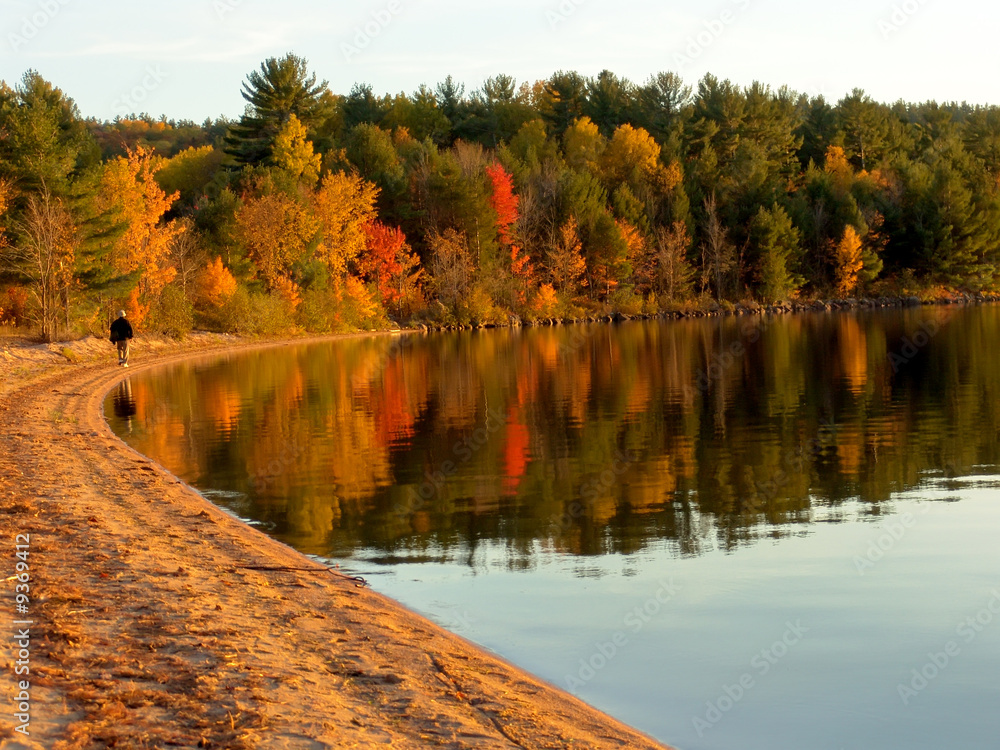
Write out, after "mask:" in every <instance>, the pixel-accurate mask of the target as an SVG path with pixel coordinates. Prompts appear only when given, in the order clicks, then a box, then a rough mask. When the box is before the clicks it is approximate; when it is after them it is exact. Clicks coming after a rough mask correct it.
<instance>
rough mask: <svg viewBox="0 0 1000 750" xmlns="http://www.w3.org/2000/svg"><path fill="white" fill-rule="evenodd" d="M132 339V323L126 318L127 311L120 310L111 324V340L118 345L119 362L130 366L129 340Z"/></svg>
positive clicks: (124, 365)
mask: <svg viewBox="0 0 1000 750" xmlns="http://www.w3.org/2000/svg"><path fill="white" fill-rule="evenodd" d="M131 340H132V324H131V323H129V322H128V321H127V320H126V319H125V311H124V310H119V311H118V319H117V320H116V321H115V322H114V323H112V324H111V342H112V343H113V344H115V345H117V347H118V364H119V365H121V366H122V367H128V353H129V343H128V342H129V341H131Z"/></svg>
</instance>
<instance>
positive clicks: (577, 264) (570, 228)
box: [545, 217, 587, 294]
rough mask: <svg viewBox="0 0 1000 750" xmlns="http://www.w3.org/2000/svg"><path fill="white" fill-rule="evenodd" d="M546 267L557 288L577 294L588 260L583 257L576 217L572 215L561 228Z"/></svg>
mask: <svg viewBox="0 0 1000 750" xmlns="http://www.w3.org/2000/svg"><path fill="white" fill-rule="evenodd" d="M545 267H546V269H547V270H548V272H549V275H550V276H551V277H552V283H553V284H554V285H555V287H556V288H557V289H559V290H560V291H565V292H568V293H569V294H576V292H577V290H578V289H579V287H580V277H581V276H583V274H584V273H585V272H586V270H587V262H586V261H585V260H584V258H583V245H582V243H581V242H580V232H579V227H578V225H577V223H576V218H575V217H570V219H569V221H567V222H566V223H565V224H563V226H562V227H561V228H560V229H559V234H558V237H557V241H556V242H555V243H554V245H553V246H552V247H551V248H550V249H549V252H548V257H547V258H546V264H545Z"/></svg>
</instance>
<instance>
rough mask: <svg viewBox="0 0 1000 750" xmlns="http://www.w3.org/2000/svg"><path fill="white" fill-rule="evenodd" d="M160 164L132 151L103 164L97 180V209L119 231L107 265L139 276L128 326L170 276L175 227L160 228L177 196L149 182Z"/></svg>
mask: <svg viewBox="0 0 1000 750" xmlns="http://www.w3.org/2000/svg"><path fill="white" fill-rule="evenodd" d="M162 164H163V160H162V159H157V158H156V157H154V155H153V152H152V150H150V149H146V148H143V147H142V146H138V147H137V148H136V149H135V150H134V151H132V150H129V151H128V155H127V156H120V157H118V158H117V159H115V160H113V161H111V162H110V163H108V164H107V166H106V167H105V169H104V173H103V175H102V176H101V185H100V192H99V194H98V199H97V202H98V206H99V207H100V208H101V209H102V210H103V211H105V212H107V213H108V214H109V215H110V217H111V220H112V222H113V223H114V224H115V225H116V226H118V227H119V228H120V229H121V231H120V232H119V233H117V236H116V238H115V239H114V241H113V247H112V248H111V254H110V258H111V263H112V264H113V266H114V268H115V270H116V271H117V272H118V273H120V274H131V273H134V272H136V271H138V272H139V281H138V284H137V286H136V287H135V290H134V291H135V294H133V295H132V298H133V305H134V307H133V309H132V311H131V312H132V315H133V316H134V320H133V323H136V324H138V323H141V322H142V319H143V318H144V317H145V315H146V314H147V313H148V311H149V308H150V306H151V305H152V304H153V302H155V301H156V299H157V298H158V297H159V295H160V292H161V291H162V290H163V287H165V286H166V285H167V284H169V283H170V281H171V280H172V279H173V278H174V276H175V275H176V270H175V269H174V268H173V266H172V265H170V263H169V258H170V244H171V242H172V241H173V238H174V236H175V235H176V234H177V233H178V231H179V228H178V226H177V225H176V224H175V223H174V222H173V221H170V222H166V223H163V222H162V219H163V215H164V214H165V213H166V212H167V210H168V209H169V208H170V206H171V205H173V203H174V201H175V200H176V199H177V193H171V194H169V195H168V194H167V193H166V192H164V191H163V189H162V188H161V187H160V185H159V184H158V183H157V182H156V180H155V179H154V177H155V175H156V172H157V170H158V169H159V168H160V167H161V166H162Z"/></svg>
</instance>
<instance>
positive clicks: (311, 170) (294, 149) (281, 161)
mask: <svg viewBox="0 0 1000 750" xmlns="http://www.w3.org/2000/svg"><path fill="white" fill-rule="evenodd" d="M271 160H272V161H273V162H274V165H275V166H276V167H278V168H279V169H283V170H284V171H286V172H288V173H289V174H290V175H292V176H293V177H294V178H295V179H297V180H300V181H302V182H303V183H305V184H306V185H308V186H309V187H312V186H313V185H315V184H316V181H317V180H319V168H320V155H319V154H317V153H316V151H315V149H314V148H313V144H312V141H310V140H308V139H307V138H306V128H305V125H303V124H302V123H301V122H299V118H298V117H296V116H295V115H289V117H288V122H286V123H285V124H284V126H282V128H281V130H279V131H278V135H277V136H275V139H274V145H273V146H272V150H271Z"/></svg>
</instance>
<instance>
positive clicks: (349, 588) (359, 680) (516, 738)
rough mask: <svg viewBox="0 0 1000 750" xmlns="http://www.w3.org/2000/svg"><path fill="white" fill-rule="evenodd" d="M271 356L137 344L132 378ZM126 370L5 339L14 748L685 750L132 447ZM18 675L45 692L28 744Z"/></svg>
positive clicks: (79, 352) (208, 345)
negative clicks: (277, 537) (268, 531)
mask: <svg viewBox="0 0 1000 750" xmlns="http://www.w3.org/2000/svg"><path fill="white" fill-rule="evenodd" d="M296 343H299V342H296ZM262 345H275V344H252V343H247V342H241V341H239V340H236V339H232V338H229V337H225V336H217V335H208V334H205V335H198V336H192V337H189V338H188V339H187V340H186V341H184V342H182V343H174V342H169V341H166V340H151V339H143V340H138V341H137V345H136V347H135V352H134V354H133V360H132V361H133V364H132V366H131V368H130V369H129V370H128V373H129V374H135V373H138V372H141V371H142V370H143V369H146V368H148V367H151V366H159V365H162V364H166V363H170V362H173V361H179V360H180V359H183V358H185V357H190V356H196V355H198V354H204V353H206V352H210V351H215V350H222V349H229V350H232V349H234V348H248V347H251V346H262ZM114 361H115V360H114V354H113V352H112V350H111V346H110V345H109V344H108V343H107V342H105V341H99V340H97V339H86V340H84V341H81V342H74V343H73V344H65V345H62V344H60V345H51V346H47V347H46V346H30V347H29V346H23V345H16V346H11V345H5V344H4V343H3V341H2V340H0V510H2V512H0V525H2V528H3V534H2V537H0V539H2V542H0V544H3V545H4V546H5V548H4V549H3V550H0V555H2V557H3V559H4V560H5V561H6V562H5V563H4V565H5V570H4V572H3V578H5V579H6V582H5V592H4V593H5V596H4V597H3V601H4V602H5V604H4V606H5V607H7V611H6V612H4V613H3V614H4V619H5V621H6V622H8V623H12V622H13V621H14V620H24V621H30V623H31V624H30V625H28V626H26V629H27V630H28V631H30V632H29V635H28V637H27V638H21V640H22V641H27V642H29V643H30V645H29V646H28V647H27V649H26V650H27V651H28V652H29V654H28V658H27V661H28V662H29V665H28V667H29V669H30V672H29V673H28V674H27V675H22V676H17V675H15V670H16V669H17V668H18V667H17V665H18V663H19V662H20V661H25V660H24V659H23V658H20V657H23V656H24V654H23V650H24V649H22V647H21V645H19V644H17V643H16V642H15V641H16V639H17V638H18V630H17V629H16V628H24V627H25V626H16V627H15V626H14V625H8V631H9V634H8V636H6V637H4V638H3V639H2V640H3V648H4V652H3V653H4V673H5V692H4V694H5V696H6V697H7V699H8V700H7V704H6V705H7V709H6V710H4V711H2V712H0V748H3V749H7V748H22V747H23V748H54V749H56V750H58V749H60V748H67V749H68V748H106V747H117V748H168V747H178V748H196V747H212V748H354V747H359V748H360V747H372V746H385V747H394V748H426V747H445V748H612V747H614V748H662V747H664V746H663V745H660V744H658V743H657V742H655V741H653V740H651V739H650V738H648V737H646V736H644V735H642V734H640V733H638V732H636V731H634V730H632V729H630V728H628V727H626V726H624V725H622V724H621V723H619V722H616V721H615V720H613V719H611V718H609V717H608V716H606V715H604V714H602V713H600V712H598V711H596V710H594V709H592V708H590V707H588V706H587V705H585V704H583V703H582V702H580V701H578V700H576V699H575V698H573V697H572V696H570V695H568V694H566V693H565V692H563V691H561V690H559V689H557V688H555V687H553V686H551V685H548V684H546V683H543V682H542V681H540V680H538V679H537V678H534V677H532V676H531V675H529V674H527V673H526V672H524V671H523V670H521V669H518V668H517V667H514V666H512V665H511V664H508V663H507V662H505V661H503V660H502V659H500V658H498V657H496V656H494V655H492V654H490V653H488V652H486V651H484V650H482V649H480V648H478V647H476V646H475V645H473V644H471V643H469V642H467V641H465V640H463V639H462V638H459V637H457V636H455V635H453V634H451V633H448V632H447V631H445V630H443V629H442V628H440V627H438V626H436V625H434V624H433V623H431V622H429V621H428V620H426V619H424V618H422V617H420V616H418V615H416V614H414V613H412V612H410V611H408V610H407V609H405V608H404V607H402V606H401V605H399V604H398V603H396V602H394V601H392V600H390V599H388V598H386V597H384V596H381V595H379V594H377V593H375V592H374V591H372V590H371V589H369V588H363V587H359V586H358V584H357V582H355V581H354V580H351V579H349V578H347V577H345V576H341V575H338V574H335V573H331V572H329V571H327V570H325V569H324V568H321V567H319V566H318V565H316V564H315V563H314V562H312V561H311V560H309V559H308V558H306V557H304V556H302V555H300V554H299V553H297V552H295V551H294V550H292V549H290V548H288V547H286V546H284V545H282V544H280V543H278V542H276V541H274V540H272V539H270V538H269V537H267V536H265V535H264V534H262V533H261V532H259V531H257V530H255V529H253V528H251V527H249V526H247V525H246V524H244V523H242V522H240V521H239V520H237V519H234V518H232V517H231V516H229V515H228V514H226V513H224V512H222V511H221V510H219V509H217V508H215V507H214V506H213V505H211V504H210V503H209V502H207V501H206V500H204V499H203V498H202V497H201V496H199V495H198V494H197V493H195V492H194V491H193V490H191V489H190V488H189V487H187V486H186V485H184V484H183V483H181V482H180V481H179V480H178V479H177V478H176V477H174V476H172V475H171V474H170V473H169V472H167V471H165V470H164V469H162V468H161V467H159V466H158V465H157V464H155V463H153V462H151V461H150V460H149V459H147V458H145V457H143V456H141V455H139V454H137V453H135V452H133V451H132V450H131V449H130V448H128V447H127V446H125V445H124V444H123V443H122V442H121V441H119V440H118V439H117V438H116V437H115V436H114V435H113V434H112V433H111V431H110V429H109V428H108V426H107V424H106V423H105V421H104V419H103V416H102V413H101V404H102V400H103V397H104V395H105V394H106V393H107V392H108V390H109V389H111V388H112V387H113V386H114V385H115V384H116V383H117V382H118V381H119V380H120V378H121V377H122V376H123V375H124V372H123V371H122V370H121V369H119V368H118V367H117V366H116V365H115V364H114ZM18 535H23V536H20V537H19V536H18ZM18 543H21V545H22V547H21V548H18V547H17V544H18ZM18 549H21V550H22V551H24V552H27V554H26V555H24V557H23V558H22V561H26V562H27V565H28V569H29V570H28V573H29V574H30V582H29V584H28V586H29V591H28V592H27V593H28V601H27V603H26V605H25V607H26V610H25V611H22V612H20V613H18V612H17V611H16V610H15V600H14V592H15V588H14V587H15V585H16V584H17V583H18V581H17V580H16V578H14V577H13V576H15V575H16V569H15V565H16V562H17V559H16V557H15V552H16V551H17V550H18ZM16 680H27V681H29V682H30V688H29V690H28V693H29V695H30V701H29V703H30V709H29V712H28V713H29V716H30V721H29V722H27V723H28V725H29V726H28V731H29V732H30V734H28V735H27V736H25V735H24V734H23V733H22V732H18V731H16V727H17V726H19V725H20V726H22V727H23V726H24V725H23V724H22V723H21V720H19V719H16V718H15V716H14V714H15V712H16V711H17V705H16V703H15V700H14V699H15V696H16V691H17V690H18V686H17V685H16V683H15V681H16Z"/></svg>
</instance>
